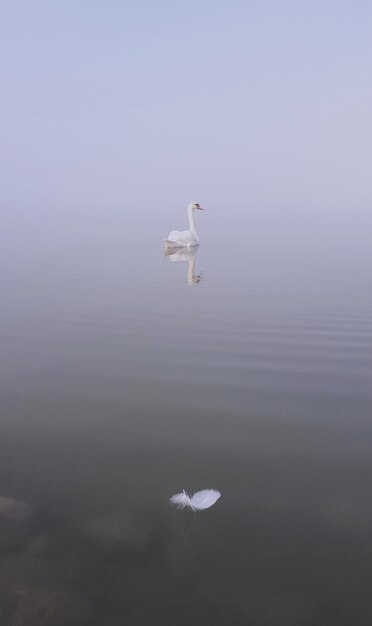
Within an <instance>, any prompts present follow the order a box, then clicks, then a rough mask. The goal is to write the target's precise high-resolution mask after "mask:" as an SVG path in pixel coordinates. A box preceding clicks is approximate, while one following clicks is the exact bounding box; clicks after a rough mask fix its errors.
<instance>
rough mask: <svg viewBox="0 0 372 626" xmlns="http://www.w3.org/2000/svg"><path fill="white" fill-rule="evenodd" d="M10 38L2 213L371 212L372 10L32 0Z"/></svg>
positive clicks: (13, 7)
mask: <svg viewBox="0 0 372 626" xmlns="http://www.w3.org/2000/svg"><path fill="white" fill-rule="evenodd" d="M0 30H1V37H0V67H1V99H0V110H1V118H0V133H1V148H0V161H1V162H0V186H1V200H0V205H1V207H2V209H3V210H10V211H12V210H27V211H31V210H36V209H37V208H40V207H41V208H44V209H47V210H50V211H60V210H75V209H76V210H77V209H79V208H83V209H88V208H91V209H99V210H100V209H103V208H104V207H110V206H111V207H116V208H120V207H123V209H128V208H129V207H131V208H137V209H138V208H141V207H147V208H149V209H150V208H151V209H154V210H156V211H160V210H162V211H164V212H165V213H167V212H168V215H169V214H170V212H171V211H172V209H173V207H175V206H177V207H179V206H184V205H186V204H187V203H188V202H189V201H190V200H192V199H195V200H197V201H200V202H203V203H204V204H206V205H207V206H209V207H215V210H216V211H221V210H222V209H223V208H224V207H226V206H229V207H234V208H233V209H231V210H234V211H237V212H239V211H246V210H251V211H261V212H263V213H267V214H270V212H271V213H273V214H274V213H278V212H279V213H280V212H283V213H285V212H286V211H290V212H296V211H300V212H303V213H311V212H312V211H314V212H316V213H321V212H330V213H333V214H335V213H337V212H339V213H340V214H342V213H345V212H354V213H355V214H357V213H358V214H360V215H363V214H364V215H366V214H367V212H368V211H369V209H370V207H371V204H372V202H371V201H372V186H371V180H370V179H371V164H372V116H371V110H372V109H371V105H372V71H371V60H372V37H371V32H372V5H371V3H369V2H367V1H365V2H360V1H358V0H356V1H354V2H351V1H350V2H342V1H341V0H340V1H327V0H325V1H313V2H301V1H298V0H297V1H293V2H286V1H283V2H278V1H277V0H273V1H258V0H257V1H249V0H229V1H227V0H225V1H223V2H221V1H219V0H198V1H196V0H188V1H187V2H175V1H174V0H157V1H155V0H151V1H150V0H137V1H136V2H134V1H132V2H128V1H127V2H126V1H125V0H124V1H123V0H116V1H114V0H108V1H106V2H98V1H94V0H93V1H92V0H89V1H88V0H87V1H82V0H74V1H72V0H67V1H64V2H50V1H40V0H34V1H33V2H29V1H26V0H20V1H18V2H10V1H8V2H3V3H2V6H1V20H0ZM1 207H0V208H1ZM173 226H177V224H173Z"/></svg>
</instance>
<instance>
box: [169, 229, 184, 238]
mask: <svg viewBox="0 0 372 626" xmlns="http://www.w3.org/2000/svg"><path fill="white" fill-rule="evenodd" d="M181 235H182V233H181V231H179V230H171V232H170V233H169V235H168V237H167V240H168V241H180V237H181Z"/></svg>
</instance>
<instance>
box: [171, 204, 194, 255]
mask: <svg viewBox="0 0 372 626" xmlns="http://www.w3.org/2000/svg"><path fill="white" fill-rule="evenodd" d="M195 209H199V211H203V209H202V207H201V206H200V204H198V203H197V202H190V204H189V206H188V207H187V212H188V216H189V230H182V231H179V230H172V231H171V232H170V233H169V235H168V237H167V239H164V245H165V247H166V248H192V247H193V246H198V245H199V237H198V235H197V234H196V230H195V224H194V213H193V211H194V210H195Z"/></svg>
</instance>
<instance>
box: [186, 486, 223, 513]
mask: <svg viewBox="0 0 372 626" xmlns="http://www.w3.org/2000/svg"><path fill="white" fill-rule="evenodd" d="M220 497H221V494H220V492H219V491H216V490H215V489H202V490H201V491H197V492H196V493H194V495H193V496H192V497H191V498H190V504H191V506H192V508H193V509H194V510H195V511H203V510H204V509H209V507H210V506H213V504H215V503H216V502H217V500H218V498H220Z"/></svg>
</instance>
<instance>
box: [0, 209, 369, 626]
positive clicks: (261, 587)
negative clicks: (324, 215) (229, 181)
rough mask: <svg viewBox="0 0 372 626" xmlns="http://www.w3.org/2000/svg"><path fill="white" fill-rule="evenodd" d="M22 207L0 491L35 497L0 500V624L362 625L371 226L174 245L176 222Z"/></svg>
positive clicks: (5, 365) (6, 348)
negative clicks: (12, 502)
mask: <svg viewBox="0 0 372 626" xmlns="http://www.w3.org/2000/svg"><path fill="white" fill-rule="evenodd" d="M208 219H209V221H211V216H209V218H208ZM144 220H145V218H144ZM203 220H205V222H204V224H205V223H206V220H207V212H205V214H204V216H203ZM31 224H32V221H31V220H29V222H28V223H22V222H21V221H19V220H18V221H17V219H16V217H14V218H12V219H11V220H10V221H8V222H6V223H5V224H3V228H2V234H1V235H0V244H1V245H0V288H1V301H2V304H1V309H0V340H1V353H0V384H1V415H0V496H5V497H11V498H16V499H17V500H21V501H24V502H27V503H28V504H30V505H31V506H32V507H33V508H34V515H33V517H31V519H27V520H16V521H14V520H13V521H11V522H9V520H8V521H6V522H4V520H3V521H1V507H0V601H1V602H0V617H1V618H2V619H1V624H2V625H4V626H54V624H56V625H57V626H85V625H91V626H103V625H104V626H123V625H124V624H125V625H128V626H129V625H130V626H137V625H146V626H150V625H159V626H168V625H169V626H174V625H175V624H177V625H179V626H183V625H185V626H189V625H203V626H209V625H210V626H212V625H213V626H218V625H221V626H222V625H223V626H226V625H227V624H234V625H239V626H240V625H242V626H243V625H244V626H341V625H345V626H346V625H347V626H350V624H355V625H358V626H364V625H366V626H367V625H368V626H370V624H371V623H372V596H371V592H370V581H371V571H372V541H371V539H372V496H371V494H372V420H371V417H372V411H371V408H372V384H371V383H372V377H371V374H372V288H371V281H370V268H371V267H372V251H371V247H370V242H369V238H368V237H367V233H366V232H365V233H364V232H363V230H362V229H360V231H357V230H352V229H348V228H346V227H343V228H337V227H332V228H331V227H327V229H326V230H324V229H323V228H320V227H314V228H313V229H312V230H310V231H309V230H308V229H307V228H305V226H303V227H301V226H296V227H295V226H292V227H288V228H286V229H285V228H278V229H274V228H272V229H270V230H269V229H264V228H258V227H257V228H256V229H252V230H246V231H244V232H242V234H241V235H238V239H237V238H236V232H235V228H234V225H233V224H231V225H230V226H228V229H229V227H230V228H231V232H229V230H228V231H227V232H226V233H225V234H224V236H223V237H222V235H221V233H219V232H218V228H215V232H213V230H212V231H211V233H210V235H209V237H207V236H204V241H203V243H202V245H201V246H200V249H199V251H198V252H197V254H196V256H195V257H192V256H190V257H187V256H186V255H184V256H180V257H178V258H177V257H171V256H170V257H164V255H163V252H162V247H161V237H162V236H163V234H166V231H167V230H169V229H170V228H171V227H177V223H171V224H169V225H168V226H169V228H165V232H164V233H163V232H162V230H161V229H159V232H158V231H157V230H156V229H153V228H151V229H149V233H148V234H147V233H146V232H145V233H144V234H143V233H142V232H141V243H140V245H138V243H137V242H136V237H134V236H133V233H132V232H131V229H130V228H128V229H127V227H126V224H125V223H124V222H123V221H122V220H121V218H119V217H118V215H110V214H108V215H106V216H101V219H100V220H99V221H98V222H97V223H96V224H94V225H92V223H90V225H89V226H87V224H86V223H84V220H80V221H77V223H75V222H74V220H73V219H70V221H69V222H68V223H67V224H65V223H64V222H63V220H60V222H57V223H55V222H53V220H50V219H45V220H42V219H41V218H40V219H39V221H36V225H35V224H33V225H32V227H31ZM208 228H209V227H208ZM208 228H207V227H206V226H205V225H204V229H205V232H206V233H207V232H208ZM142 229H143V230H146V229H145V228H144V224H143V223H142ZM229 241H230V242H231V243H229ZM205 487H213V488H216V489H219V490H220V491H221V492H222V497H221V499H220V500H219V501H218V503H217V504H216V505H215V506H214V507H213V508H212V509H210V510H209V511H206V512H204V513H200V514H197V515H195V514H193V513H188V512H185V511H183V512H180V511H175V510H173V509H171V507H170V506H169V504H168V498H169V497H170V495H172V494H173V493H175V492H177V491H180V490H182V489H183V488H184V489H186V490H187V491H190V492H193V491H196V490H198V489H202V488H205ZM0 504H1V503H0Z"/></svg>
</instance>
